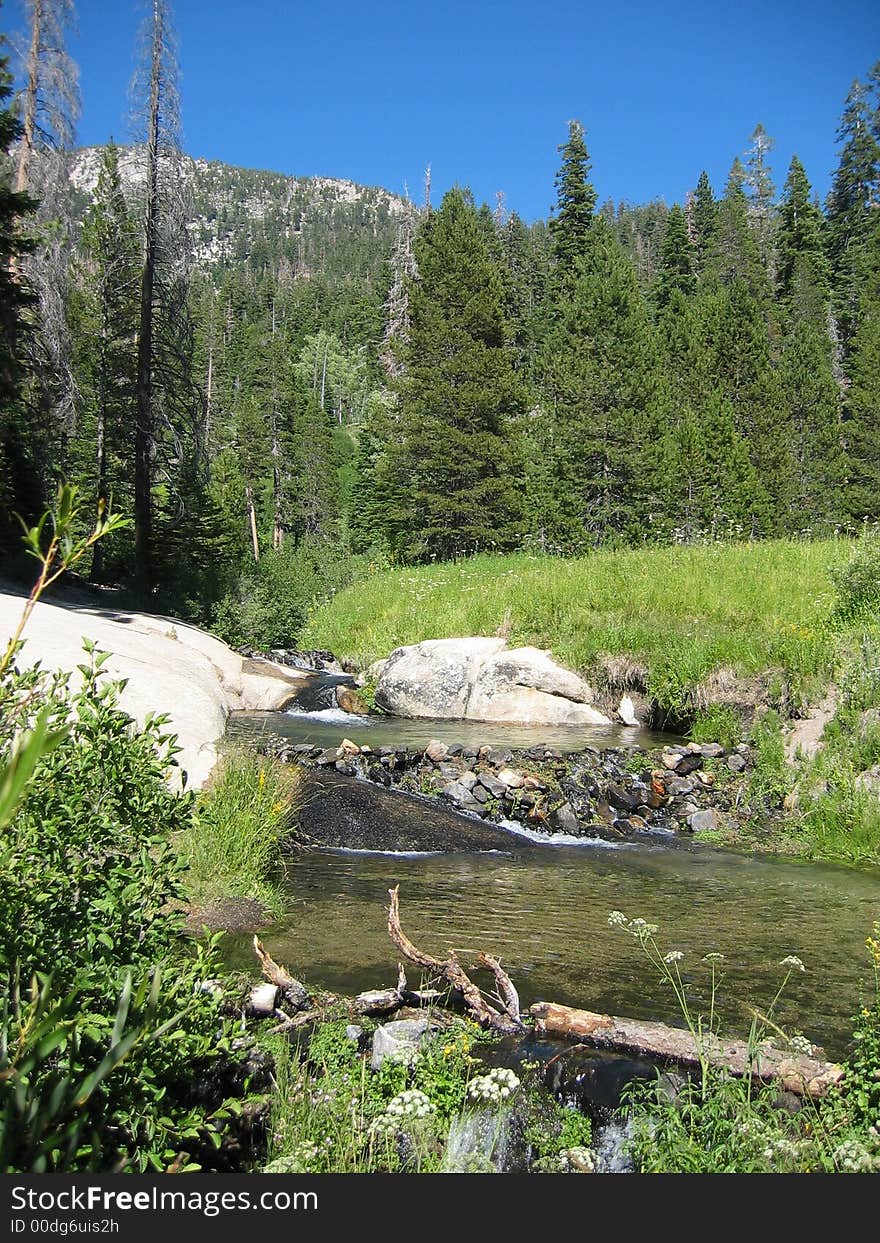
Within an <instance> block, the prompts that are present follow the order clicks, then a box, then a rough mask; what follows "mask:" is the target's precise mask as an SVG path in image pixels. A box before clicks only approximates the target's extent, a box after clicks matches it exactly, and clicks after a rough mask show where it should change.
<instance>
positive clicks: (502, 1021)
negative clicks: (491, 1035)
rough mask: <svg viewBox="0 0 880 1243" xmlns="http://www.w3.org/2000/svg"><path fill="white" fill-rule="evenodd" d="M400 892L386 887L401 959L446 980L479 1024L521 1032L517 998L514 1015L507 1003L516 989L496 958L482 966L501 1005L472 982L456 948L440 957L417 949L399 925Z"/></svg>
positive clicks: (390, 920)
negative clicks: (490, 976) (489, 974)
mask: <svg viewBox="0 0 880 1243" xmlns="http://www.w3.org/2000/svg"><path fill="white" fill-rule="evenodd" d="M399 891H400V886H399V885H397V886H395V888H394V889H389V890H388V896H389V898H390V899H391V903H390V905H389V907H388V935H389V936H390V937H391V940H392V941H393V942H394V944H395V945H396V946H397V948H398V949H399V950H400V952H401V954H403V956H404V958H408V959H409V961H410V962H414V963H416V964H417V966H419V967H424V968H425V970H427V971H429V972H431V973H432V975H434V976H436V977H442V978H443V979H445V980H446V982H447V984H449V986H450V987H451V988H452V989H453V990H454V991H455V992H456V993H458V994H460V996H461V998H462V1000H463V1002H464V1007H465V1010H466V1011H467V1012H468V1013H469V1014H470V1016H471V1018H473V1019H474V1020H475V1021H476V1022H477V1023H479V1024H480V1026H481V1027H487V1028H489V1029H490V1030H492V1031H495V1032H498V1033H499V1034H500V1035H510V1034H511V1033H513V1032H517V1031H520V1030H521V1029H522V1021H521V1019H520V1016H519V1012H518V1011H519V1004H518V1001H517V1013H516V1014H511V1013H510V1011H509V1009H508V1003H509V1002H510V1001H512V999H513V998H515V997H516V989H515V988H514V987H513V984H512V983H511V982H510V980H509V978H508V977H507V975H506V974H505V972H503V971H502V970H501V968H500V966H499V965H498V963H497V961H496V960H495V959H490V958H488V957H485V958H484V962H483V965H484V966H486V967H488V968H489V969H490V970H491V971H492V973H493V974H494V976H495V980H496V983H497V984H498V990H499V993H500V995H501V998H502V999H503V1000H502V1001H501V1003H500V1005H496V1004H495V1003H494V1002H492V1001H491V1000H489V999H488V998H487V997H484V996H483V993H482V992H481V990H480V989H479V988H478V987H477V985H476V984H474V982H473V980H472V979H471V978H470V976H469V975H468V974H467V972H466V971H465V970H464V968H463V967H462V965H461V963H460V962H459V960H458V955H457V954H456V952H455V950H452V949H451V950H449V951H448V956H447V957H446V958H442V959H441V958H434V957H432V956H431V955H430V954H426V953H425V952H424V950H420V949H419V948H418V947H417V946H415V945H413V943H412V941H410V939H409V937H408V936H407V935H406V933H405V932H404V931H403V929H402V928H401V926H400V893H399Z"/></svg>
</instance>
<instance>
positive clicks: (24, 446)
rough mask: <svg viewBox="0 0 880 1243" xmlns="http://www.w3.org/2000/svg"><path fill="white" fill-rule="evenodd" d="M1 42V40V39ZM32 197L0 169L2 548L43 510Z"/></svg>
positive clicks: (4, 82) (5, 78)
mask: <svg viewBox="0 0 880 1243" xmlns="http://www.w3.org/2000/svg"><path fill="white" fill-rule="evenodd" d="M0 45H2V44H0ZM7 65H8V58H7V57H6V56H0V153H2V156H3V157H4V159H7V158H8V157H9V155H10V151H11V148H12V146H13V144H14V143H15V141H16V140H17V139H18V138H19V136H20V134H21V127H20V125H19V122H18V121H17V119H16V118H15V116H14V115H13V113H12V111H11V109H10V108H9V106H8V103H7V101H8V99H9V96H10V95H11V93H12V75H11V74H10V72H9V70H8V67H7ZM33 209H34V202H33V199H31V198H30V196H28V195H26V194H21V193H17V192H16V191H14V190H13V189H12V187H11V186H10V184H9V181H8V178H7V175H6V170H3V172H2V173H0V548H2V549H4V550H5V551H7V552H9V551H10V550H11V549H16V550H17V549H18V548H19V547H20V535H21V530H20V528H19V527H18V524H17V523H16V522H15V519H14V518H13V513H14V512H18V513H20V514H21V515H22V516H23V517H25V518H29V519H33V518H35V517H36V514H37V513H38V512H39V511H40V510H41V509H42V496H41V491H42V489H41V484H40V478H39V463H38V462H37V461H35V457H34V445H33V438H32V436H31V435H30V430H29V427H28V424H27V421H26V419H25V416H24V412H23V410H22V408H21V404H20V400H19V398H20V386H21V379H22V374H21V356H22V335H23V333H25V332H26V331H27V328H26V324H25V320H24V314H25V311H26V310H27V309H28V308H29V306H30V305H31V303H32V300H33V296H32V294H31V292H30V290H29V289H28V287H27V285H26V284H25V283H24V282H22V281H21V280H20V279H19V278H18V276H17V275H16V271H17V269H18V268H19V266H20V262H21V259H22V257H23V256H24V255H26V254H27V253H28V251H29V249H30V246H31V243H30V242H29V241H28V240H27V239H26V238H25V237H24V236H23V234H22V222H23V220H24V219H26V218H27V216H28V215H29V214H30V213H31V212H32V211H33Z"/></svg>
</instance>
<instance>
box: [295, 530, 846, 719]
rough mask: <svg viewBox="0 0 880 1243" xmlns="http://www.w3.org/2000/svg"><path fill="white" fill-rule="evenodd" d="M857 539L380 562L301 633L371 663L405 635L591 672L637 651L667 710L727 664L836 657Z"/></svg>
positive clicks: (827, 661) (748, 669)
mask: <svg viewBox="0 0 880 1243" xmlns="http://www.w3.org/2000/svg"><path fill="white" fill-rule="evenodd" d="M851 547H852V541H847V540H826V541H815V542H806V541H795V540H777V541H772V542H768V543H760V544H727V545H708V546H697V547H692V548H678V547H674V548H656V547H652V548H644V549H633V550H627V551H622V552H597V553H595V554H593V555H591V556H589V557H584V558H580V559H578V560H563V559H560V558H555V557H544V556H530V555H527V554H516V555H511V556H479V557H474V558H472V559H469V560H466V561H461V562H457V563H448V564H441V565H431V566H423V567H418V568H408V569H399V570H390V571H384V572H379V573H376V574H375V575H373V576H371V577H369V578H367V579H366V580H363V581H361V582H359V583H357V584H356V585H355V586H353V587H350V588H348V589H347V590H346V591H343V592H340V593H339V594H338V595H337V596H336V597H335V598H334V599H333V600H332V601H331V602H330V603H328V604H327V605H325V606H323V607H322V608H319V609H318V610H317V612H316V613H315V614H314V615H313V616H312V618H311V619H310V621H309V622H308V624H307V626H306V629H305V631H304V632H303V634H302V635H301V642H302V644H303V645H304V646H314V647H324V648H330V649H331V650H333V651H334V652H336V653H337V655H339V656H342V657H351V658H354V659H356V660H358V661H359V662H360V663H361V664H367V663H370V662H372V661H374V660H377V659H379V658H381V657H384V656H387V655H388V653H389V652H390V651H391V650H392V649H393V648H395V647H397V646H399V645H401V644H404V643H415V642H418V641H420V640H422V639H428V638H442V637H447V636H454V635H493V634H496V633H498V632H499V631H502V632H504V633H508V634H509V640H510V642H511V643H512V644H534V645H536V646H538V647H544V648H549V649H551V651H552V653H553V655H554V657H555V658H556V659H558V660H560V661H561V662H562V663H564V664H566V665H569V666H571V667H573V668H577V669H580V670H581V671H583V672H586V673H589V672H590V670H591V669H593V668H595V667H596V665H597V664H598V662H599V660H600V658H601V657H602V656H603V655H606V654H607V655H630V656H634V657H637V658H639V659H640V660H641V661H643V662H644V663H645V664H646V665H647V667H648V669H649V689H650V691H651V693H652V694H653V695H654V696H655V697H656V698H657V699H658V700H659V702H661V703H662V704H666V705H669V706H674V705H675V704H676V702H677V701H678V700H679V698H680V696H681V694H682V692H683V690H686V689H688V688H693V687H695V686H697V685H699V683H700V682H701V681H702V680H703V679H704V678H705V677H706V676H707V675H708V674H710V673H711V672H712V671H713V670H715V669H718V668H721V667H728V668H732V669H733V670H734V671H735V672H737V673H740V674H745V675H748V674H754V673H758V672H761V671H763V670H766V669H770V668H779V669H781V670H783V671H784V673H785V674H786V675H787V678H788V679H789V681H790V682H791V683H793V684H794V685H802V684H804V683H805V682H806V681H808V680H809V679H810V678H811V677H813V676H815V675H818V674H822V673H825V672H826V671H827V670H828V669H829V668H830V666H831V663H832V660H833V653H834V636H833V633H832V631H831V629H830V627H829V625H828V620H829V617H830V615H831V609H832V588H831V581H830V571H831V570H832V568H834V567H837V566H838V565H840V564H842V563H843V562H844V561H845V560H846V558H847V556H848V555H849V553H850V549H851Z"/></svg>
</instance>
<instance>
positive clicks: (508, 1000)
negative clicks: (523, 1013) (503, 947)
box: [477, 954, 520, 1023]
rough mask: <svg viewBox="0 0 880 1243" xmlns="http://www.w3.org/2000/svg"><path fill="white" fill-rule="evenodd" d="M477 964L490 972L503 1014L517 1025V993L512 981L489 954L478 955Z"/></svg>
mask: <svg viewBox="0 0 880 1243" xmlns="http://www.w3.org/2000/svg"><path fill="white" fill-rule="evenodd" d="M477 962H478V963H479V965H480V966H481V967H486V968H487V969H488V970H489V971H491V972H492V974H493V975H494V977H495V983H496V985H497V987H498V997H499V999H500V1000H501V1003H502V1005H503V1006H504V1010H505V1013H507V1014H508V1015H509V1016H510V1018H512V1019H514V1020H515V1021H516V1022H517V1023H519V1013H520V1011H519V993H518V992H517V991H516V988H515V987H514V984H513V980H511V978H510V976H509V975H508V974H507V972H506V971H505V970H504V969H503V968H502V966H501V963H500V962H499V961H498V959H497V958H493V957H492V955H491V954H478V955H477Z"/></svg>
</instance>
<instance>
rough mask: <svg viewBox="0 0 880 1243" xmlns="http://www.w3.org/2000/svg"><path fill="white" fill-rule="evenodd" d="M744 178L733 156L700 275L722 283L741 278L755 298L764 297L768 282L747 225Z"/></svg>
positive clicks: (755, 243) (767, 293) (740, 167)
mask: <svg viewBox="0 0 880 1243" xmlns="http://www.w3.org/2000/svg"><path fill="white" fill-rule="evenodd" d="M745 178H746V173H745V169H744V168H743V166H742V164H741V163H740V161H739V159H738V158H737V159H735V160H734V162H733V165H732V167H731V170H730V176H729V177H728V179H727V186H726V187H725V191H724V197H723V198H722V199H721V201H720V202H719V203H718V204H717V206H716V210H715V218H714V223H713V228H712V233H711V236H710V238H709V245H708V249H707V252H706V255H705V261H704V265H703V277H704V280H716V281H720V282H721V283H722V284H723V285H729V284H731V282H732V281H733V280H735V279H739V280H742V281H744V282H745V283H746V284H747V285H748V286H749V288H750V289H751V291H752V292H753V293H754V294H755V296H756V297H759V298H765V297H767V296H769V282H768V278H767V272H766V269H765V268H764V266H763V264H762V263H761V256H760V253H759V251H758V245H757V242H756V240H755V237H754V234H753V232H752V230H751V228H750V226H749V207H748V198H747V196H746V192H745Z"/></svg>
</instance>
